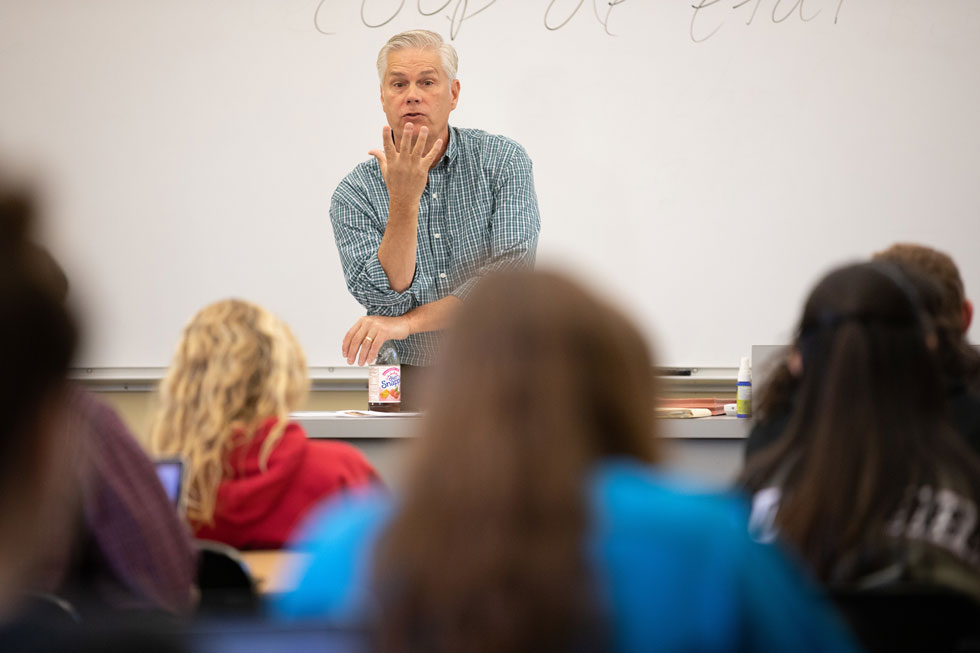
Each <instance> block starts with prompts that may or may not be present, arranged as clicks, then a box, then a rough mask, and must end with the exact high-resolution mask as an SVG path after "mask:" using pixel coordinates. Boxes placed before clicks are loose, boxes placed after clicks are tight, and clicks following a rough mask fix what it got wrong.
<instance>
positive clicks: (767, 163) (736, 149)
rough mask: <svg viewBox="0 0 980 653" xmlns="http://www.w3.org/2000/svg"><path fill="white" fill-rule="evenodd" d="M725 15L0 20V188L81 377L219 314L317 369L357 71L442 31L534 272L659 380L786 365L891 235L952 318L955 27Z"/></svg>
mask: <svg viewBox="0 0 980 653" xmlns="http://www.w3.org/2000/svg"><path fill="white" fill-rule="evenodd" d="M709 1H710V0H709ZM698 2H702V4H705V5H707V6H705V7H704V8H703V9H701V10H699V11H696V10H694V9H692V4H694V5H697V4H698ZM444 3H445V4H444ZM400 4H401V5H403V6H402V7H401V9H400V11H398V13H397V14H396V13H395V11H396V10H397V9H398V7H399V5H400ZM734 4H738V3H736V2H730V3H717V4H708V2H707V1H705V0H697V1H695V2H693V3H692V2H690V1H682V0H645V1H641V0H622V1H620V2H618V3H612V4H610V3H607V2H599V1H598V0H587V1H585V2H582V3H579V2H578V0H570V1H565V2H561V1H558V0H556V1H554V2H545V1H544V0H541V1H536V2H531V1H528V0H495V1H487V2H478V1H471V2H468V3H467V2H461V1H460V0H450V1H449V2H445V0H431V1H426V0H417V1H415V2H412V1H408V2H401V0H364V1H363V3H362V1H361V0H325V1H324V2H318V1H316V0H253V1H251V2H248V1H245V0H210V1H209V0H169V1H168V2H148V1H142V0H91V1H89V2H84V3H80V2H71V1H68V0H63V1H55V0H0V166H6V167H8V168H9V167H10V166H11V165H13V164H16V165H17V166H18V167H26V168H27V169H28V170H30V171H31V172H32V173H33V174H35V175H36V176H40V177H41V178H42V179H43V180H44V184H45V187H46V188H49V189H50V190H51V195H50V196H49V198H48V199H49V206H50V209H51V211H50V220H49V223H48V225H47V227H48V236H49V240H50V243H51V246H52V248H53V250H54V251H55V253H56V254H57V255H58V257H59V258H60V259H61V260H62V261H63V263H64V264H65V266H66V268H67V269H68V272H69V275H70V276H71V278H72V281H73V284H74V289H75V292H76V294H77V296H78V299H79V302H80V303H81V304H83V305H84V306H85V307H86V314H87V322H88V335H89V339H88V343H87V346H86V348H85V351H84V353H83V355H82V357H81V359H80V361H79V364H80V365H81V366H91V367H124V366H137V367H161V366H165V365H166V364H167V363H168V361H169V358H170V355H171V352H172V349H173V346H174V343H175V342H176V339H177V336H178V333H179V330H180V328H181V326H182V325H183V324H184V322H185V321H186V320H187V319H188V318H189V317H190V315H191V314H193V312H194V311H196V310H197V309H198V308H199V307H201V306H202V305H204V304H205V303H208V302H210V301H213V300H215V299H218V298H220V297H223V296H228V295H237V296H243V297H246V298H249V299H252V300H254V301H257V302H259V303H262V304H264V305H266V306H268V307H269V308H271V309H273V310H274V311H276V312H277V313H279V314H280V315H281V316H283V317H284V318H285V319H286V320H288V321H289V322H290V323H291V324H292V325H293V326H294V327H295V330H296V331H297V334H298V336H299V337H300V340H301V341H302V342H303V344H304V346H305V347H306V349H307V351H308V354H309V359H310V363H311V365H314V366H326V365H338V364H341V362H342V361H341V358H340V354H339V351H340V340H341V337H342V336H343V333H344V332H345V331H346V329H347V327H348V326H349V325H350V324H351V323H352V322H353V321H354V319H355V318H356V316H357V315H358V314H359V311H360V309H359V307H358V306H357V304H356V303H355V302H354V301H353V300H352V299H350V298H349V296H348V295H347V292H346V289H345V287H344V284H343V279H342V275H341V272H340V265H339V261H338V257H337V253H336V249H335V246H334V244H333V237H332V232H331V229H330V225H329V219H328V215H327V209H328V206H329V201H330V195H331V193H332V191H333V188H334V186H335V185H336V183H337V182H338V181H339V180H340V178H341V177H343V175H344V174H346V173H347V172H348V171H349V170H350V169H351V168H352V167H353V166H354V165H355V164H356V163H357V162H358V161H360V160H363V159H365V158H367V154H366V153H367V150H368V149H370V148H372V147H374V146H375V145H377V144H378V143H379V142H380V133H381V126H382V125H383V120H384V117H383V114H382V112H381V109H380V104H379V101H378V89H377V79H376V77H375V72H374V63H373V62H374V59H375V56H376V52H377V50H378V48H379V47H380V46H381V45H382V44H383V42H384V41H385V40H386V39H387V37H388V36H390V35H391V34H392V33H394V32H395V31H399V30H402V29H408V28H412V27H417V26H418V27H426V28H430V29H436V30H439V31H441V32H443V33H444V34H445V35H447V36H448V35H449V34H450V33H453V34H454V35H455V39H454V43H455V45H456V47H457V49H458V50H459V53H460V70H459V76H460V79H461V82H462V96H461V100H460V106H459V108H458V109H457V111H456V112H455V114H454V115H453V120H454V123H455V124H457V125H459V126H473V127H480V128H483V129H486V130H488V131H492V132H497V133H503V134H506V135H509V136H511V137H513V138H516V139H517V140H519V141H520V142H521V143H523V144H524V145H525V147H526V148H527V150H528V151H529V153H530V154H531V157H532V159H533V160H534V163H535V174H536V183H537V191H538V197H539V200H540V205H541V210H542V218H543V232H542V237H541V243H540V246H539V260H540V261H542V262H547V263H558V264H561V265H563V266H566V267H570V268H572V269H575V270H577V271H579V272H580V273H581V274H582V275H584V276H586V277H588V278H590V279H591V280H592V281H593V282H594V283H596V284H597V285H599V286H600V287H601V288H602V289H603V291H604V292H608V293H609V294H611V295H613V296H614V297H616V298H617V299H620V300H622V301H625V302H628V303H629V304H630V305H631V306H632V308H633V310H634V311H635V314H636V315H637V319H638V320H640V321H641V322H643V323H644V324H645V325H647V328H648V332H649V333H650V335H651V336H652V337H653V338H655V340H656V344H657V349H658V352H659V354H660V356H659V357H660V360H661V362H663V363H664V364H670V365H687V366H730V365H737V363H738V359H739V357H740V356H741V355H745V354H747V353H748V350H749V347H750V345H752V344H758V343H773V342H781V341H785V340H786V339H787V338H788V337H789V333H790V328H791V326H792V322H793V320H794V319H795V317H796V315H797V313H798V311H799V307H800V303H801V301H802V298H803V296H804V295H805V293H806V291H807V289H808V287H809V286H810V285H811V284H812V283H813V282H814V281H815V279H816V278H817V276H818V275H819V274H820V273H821V272H822V271H824V270H825V269H826V268H827V267H828V266H829V265H831V264H833V263H837V262H842V261H846V260H849V259H854V258H858V257H864V256H867V255H868V254H870V253H871V252H873V251H874V250H876V249H880V248H882V247H884V246H886V245H888V244H890V243H891V242H894V241H896V240H911V241H919V242H925V243H928V244H932V245H934V246H937V247H939V248H942V249H945V250H946V251H948V252H949V253H950V254H952V255H953V256H954V258H956V259H957V261H958V262H959V263H960V265H961V267H962V270H963V273H964V277H965V278H966V283H967V287H968V290H972V291H973V293H974V295H975V296H980V256H978V254H980V184H978V183H977V174H978V170H980V129H978V127H977V118H978V116H980V84H977V64H978V62H980V39H978V38H977V35H978V34H980V3H977V2H976V1H975V0H934V1H932V2H925V1H924V0H862V1H860V2H859V1H858V0H803V1H802V2H796V1H795V0H794V1H779V2H777V1H776V0H751V1H750V2H748V3H747V4H745V5H743V6H741V7H739V8H736V9H733V8H732V5H734ZM441 5H444V6H445V8H444V9H443V10H442V11H440V12H436V13H435V14H434V15H433V16H430V17H424V16H422V15H421V13H420V10H421V11H425V12H435V10H437V9H439V8H440V6H441ZM576 7H578V9H577V10H576ZM362 8H363V12H364V16H363V19H362V17H361V15H360V14H361V11H362ZM481 8H482V9H483V10H482V11H481V12H480V13H478V14H477V15H472V14H474V13H475V12H476V11H478V10H480V9H481ZM454 10H458V11H457V13H456V18H457V20H456V22H455V23H451V22H450V16H451V15H452V12H453V11H454ZM573 10H574V13H573ZM607 11H608V12H609V13H608V21H607V25H606V27H605V28H604V26H603V25H602V24H601V23H600V22H599V20H598V19H597V16H603V15H604V14H605V12H607ZM459 12H467V15H470V17H469V18H467V19H466V20H464V21H462V22H460V21H459V17H460V16H462V15H464V14H462V13H459ZM801 12H802V16H803V17H805V18H807V19H809V20H808V22H805V21H804V20H803V19H802V18H801ZM785 14H789V16H788V17H787V18H786V19H785V20H783V21H781V22H777V20H778V19H781V18H782V17H783V15H785ZM774 15H775V20H774ZM391 16H394V17H393V18H392V20H391V21H390V22H389V23H387V24H386V25H384V26H383V27H379V28H369V27H367V26H366V25H365V22H367V23H371V24H376V23H380V22H383V21H384V20H385V19H386V18H387V17H391ZM565 18H569V21H568V23H567V24H566V25H565V26H564V27H562V28H561V29H557V30H554V29H549V28H548V27H547V25H546V23H549V24H550V25H551V27H554V26H556V25H558V24H560V23H561V22H563V21H564V19H565ZM692 21H693V25H692ZM747 23H748V24H747ZM716 27H717V28H718V30H717V32H715V33H714V35H713V36H711V37H710V38H707V39H706V40H704V37H706V36H707V35H708V34H710V33H711V32H712V30H714V29H715V28H716ZM607 30H608V32H612V33H613V34H615V36H611V35H610V34H608V33H607ZM323 32H332V34H329V35H328V34H324V33H323ZM692 34H693V37H694V38H693V39H692ZM695 39H697V40H698V41H699V42H698V41H696V40H695ZM971 335H972V336H973V338H972V339H973V340H974V341H977V340H980V337H978V336H980V331H978V330H977V328H974V330H973V331H972V334H971Z"/></svg>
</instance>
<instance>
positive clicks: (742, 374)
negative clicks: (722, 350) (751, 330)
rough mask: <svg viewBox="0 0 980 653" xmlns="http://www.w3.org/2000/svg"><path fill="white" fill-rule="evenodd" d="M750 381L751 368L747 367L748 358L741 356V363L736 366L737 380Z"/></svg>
mask: <svg viewBox="0 0 980 653" xmlns="http://www.w3.org/2000/svg"><path fill="white" fill-rule="evenodd" d="M751 379H752V368H751V367H750V366H749V357H748V356H742V362H741V363H740V364H739V366H738V380H739V381H749V380H751Z"/></svg>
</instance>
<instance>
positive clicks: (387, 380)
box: [368, 365, 402, 412]
mask: <svg viewBox="0 0 980 653" xmlns="http://www.w3.org/2000/svg"><path fill="white" fill-rule="evenodd" d="M401 400H402V368H401V365H372V366H371V367H370V368H369V369H368V408H369V409H370V410H379V411H383V412H396V411H398V409H399V408H400V407H401Z"/></svg>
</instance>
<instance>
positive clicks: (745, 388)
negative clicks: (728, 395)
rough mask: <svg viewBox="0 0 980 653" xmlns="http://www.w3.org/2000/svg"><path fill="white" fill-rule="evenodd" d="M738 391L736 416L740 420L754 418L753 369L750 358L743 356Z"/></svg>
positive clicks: (739, 369)
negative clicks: (750, 365)
mask: <svg viewBox="0 0 980 653" xmlns="http://www.w3.org/2000/svg"><path fill="white" fill-rule="evenodd" d="M736 391H737V393H738V394H737V395H736V400H735V413H736V415H737V416H738V418H739V419H747V418H749V417H752V369H751V368H750V367H749V357H748V356H742V363H741V365H739V366H738V382H737V384H736Z"/></svg>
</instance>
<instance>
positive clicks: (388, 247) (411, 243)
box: [378, 198, 419, 292]
mask: <svg viewBox="0 0 980 653" xmlns="http://www.w3.org/2000/svg"><path fill="white" fill-rule="evenodd" d="M418 229H419V203H418V201H415V202H412V201H411V200H397V199H395V198H392V200H391V202H390V204H389V206H388V224H387V225H386V226H385V234H384V236H383V237H382V238H381V245H379V246H378V261H379V262H380V263H381V267H382V269H384V271H385V274H386V275H387V276H388V285H389V286H391V289H392V290H394V291H395V292H403V291H405V290H406V289H408V287H409V286H411V285H412V280H413V279H414V278H415V253H416V250H417V249H418Z"/></svg>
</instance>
